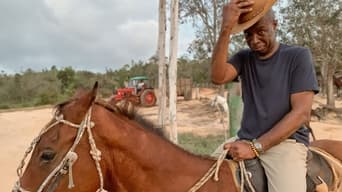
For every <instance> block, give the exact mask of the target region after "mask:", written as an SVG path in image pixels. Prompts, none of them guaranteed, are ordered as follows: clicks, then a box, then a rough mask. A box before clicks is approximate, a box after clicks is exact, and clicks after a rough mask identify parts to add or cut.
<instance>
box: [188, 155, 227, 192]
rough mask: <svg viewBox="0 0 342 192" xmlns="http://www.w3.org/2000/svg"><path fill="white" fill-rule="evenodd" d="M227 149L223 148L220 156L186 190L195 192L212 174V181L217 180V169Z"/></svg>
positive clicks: (218, 169)
mask: <svg viewBox="0 0 342 192" xmlns="http://www.w3.org/2000/svg"><path fill="white" fill-rule="evenodd" d="M227 153H228V150H224V151H223V152H222V153H221V154H220V156H219V157H218V159H217V161H216V162H215V163H214V164H213V165H212V166H211V167H210V169H209V170H208V171H207V172H206V173H205V175H204V176H203V177H202V178H201V179H200V180H199V181H198V182H197V183H196V184H195V185H194V186H193V187H191V188H190V189H189V191H188V192H196V191H197V190H198V189H200V188H201V187H202V186H203V185H204V184H205V183H206V182H207V181H208V180H209V179H210V178H211V177H212V176H214V181H219V177H218V174H219V171H220V167H221V165H222V163H223V161H224V159H225V158H226V156H227Z"/></svg>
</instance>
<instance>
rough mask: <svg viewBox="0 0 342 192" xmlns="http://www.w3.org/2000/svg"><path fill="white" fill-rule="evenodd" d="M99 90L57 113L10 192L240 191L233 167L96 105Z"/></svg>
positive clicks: (123, 114) (70, 102)
mask: <svg viewBox="0 0 342 192" xmlns="http://www.w3.org/2000/svg"><path fill="white" fill-rule="evenodd" d="M97 89H98V84H97V83H95V85H94V87H93V89H91V90H89V91H78V92H77V93H76V94H75V95H74V96H73V97H72V98H71V99H70V100H68V101H66V102H64V103H61V104H59V105H57V106H56V112H55V115H54V118H53V119H52V120H51V121H50V122H49V123H48V124H47V126H46V127H44V128H43V129H42V131H41V133H40V134H39V135H38V136H37V137H36V138H35V139H34V140H33V142H32V143H31V145H30V147H29V148H28V150H27V151H26V153H25V155H24V158H23V160H22V163H21V164H20V165H19V167H18V170H17V173H18V176H19V179H18V182H17V183H16V184H15V187H14V188H13V190H12V191H13V192H29V191H37V192H41V191H48V192H50V191H56V192H62V191H75V192H76V191H78V192H80V191H82V192H94V191H97V192H106V191H110V192H160V191H163V192H175V191H189V192H195V191H199V192H227V191H229V192H237V191H238V187H237V186H236V180H234V178H235V176H234V174H235V173H233V171H232V169H231V166H230V165H231V161H226V160H224V161H221V162H218V161H217V159H214V158H212V157H204V156H199V155H194V154H191V153H190V152H187V151H185V150H183V149H182V148H180V147H178V146H177V145H175V144H173V143H171V142H170V141H168V140H167V139H165V138H164V137H161V136H159V135H157V134H155V133H154V132H152V131H150V130H148V129H146V128H144V127H143V126H142V125H141V124H139V123H138V122H137V121H136V120H135V119H134V118H132V116H130V115H129V114H127V112H130V111H131V110H126V111H125V110H122V109H120V108H119V107H115V106H111V105H108V106H107V104H106V103H103V102H99V101H97V100H96V92H97ZM121 106H126V105H121ZM333 144H334V143H333ZM328 147H331V146H330V145H329V146H328ZM335 147H339V149H338V150H336V152H338V153H340V152H341V150H342V148H341V146H340V145H339V146H335ZM31 152H32V154H31V158H30V160H29V162H28V163H27V165H26V168H25V170H24V171H23V169H24V166H25V160H26V158H27V156H28V155H29V154H30V153H31ZM340 160H341V159H340ZM213 173H215V174H213ZM212 177H213V178H214V179H211V178H212Z"/></svg>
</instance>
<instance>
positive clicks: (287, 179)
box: [211, 0, 318, 192]
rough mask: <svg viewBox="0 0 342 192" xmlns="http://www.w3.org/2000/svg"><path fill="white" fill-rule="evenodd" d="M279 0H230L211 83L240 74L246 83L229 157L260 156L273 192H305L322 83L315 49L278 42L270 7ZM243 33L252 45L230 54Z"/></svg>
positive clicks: (216, 46)
mask: <svg viewBox="0 0 342 192" xmlns="http://www.w3.org/2000/svg"><path fill="white" fill-rule="evenodd" d="M274 1H275V0H269V1H267V0H258V1H251V0H231V1H230V3H228V4H227V5H225V7H224V9H223V18H222V26H221V33H220V36H219V39H218V41H217V43H216V45H215V49H214V52H213V56H212V63H211V65H212V81H213V83H215V84H224V83H227V82H230V81H232V80H234V79H237V77H238V76H239V77H240V80H241V84H242V98H243V102H244V110H243V117H242V122H241V128H240V130H239V132H238V135H237V136H238V138H239V139H238V140H236V141H234V142H231V143H227V144H225V146H224V147H225V148H226V149H228V150H229V155H230V156H231V157H232V158H233V159H234V160H236V161H240V160H247V159H253V158H256V157H259V159H260V162H261V163H262V165H263V167H264V169H265V173H266V176H267V179H268V191H269V192H292V191H295V192H305V191H306V179H305V176H306V155H307V147H306V146H305V145H307V144H308V142H309V134H308V131H307V130H306V128H305V127H304V124H305V123H306V122H307V121H309V119H310V111H311V106H312V102H313V97H314V94H315V93H317V91H318V86H317V82H316V77H315V72H314V68H313V62H312V57H311V53H310V51H309V50H308V49H306V48H303V47H298V46H288V45H284V44H281V43H279V42H277V40H276V28H277V21H276V19H275V17H274V13H273V11H272V10H270V9H271V7H272V5H273V3H274ZM269 10H270V11H269ZM239 31H244V34H245V40H246V42H247V44H248V46H249V48H250V49H246V50H242V51H240V52H238V53H237V54H235V55H234V56H232V57H228V56H230V55H229V54H228V47H229V43H230V35H231V34H233V33H237V32H239ZM227 58H229V60H228V62H227Z"/></svg>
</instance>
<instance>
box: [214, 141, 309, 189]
mask: <svg viewBox="0 0 342 192" xmlns="http://www.w3.org/2000/svg"><path fill="white" fill-rule="evenodd" d="M236 139H237V138H236V137H234V138H230V139H228V140H227V142H233V141H235V140H236ZM227 142H225V143H227ZM223 145H224V144H222V145H220V146H219V147H218V148H217V149H216V150H215V152H214V153H213V154H212V156H214V157H218V155H220V154H221V153H222V151H223ZM307 150H308V149H307V147H306V146H305V145H304V144H301V143H297V142H296V141H295V140H293V139H287V140H285V141H283V142H282V143H280V144H278V145H276V146H274V147H272V148H271V149H269V150H267V151H266V152H265V153H263V154H262V155H260V157H259V158H260V161H261V164H262V166H263V167H264V169H265V173H266V176H267V180H268V181H267V182H268V191H269V192H306V156H307Z"/></svg>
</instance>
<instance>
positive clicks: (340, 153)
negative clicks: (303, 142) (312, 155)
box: [310, 139, 342, 162]
mask: <svg viewBox="0 0 342 192" xmlns="http://www.w3.org/2000/svg"><path fill="white" fill-rule="evenodd" d="M310 146H313V147H318V148H320V149H323V150H324V151H326V152H328V153H329V154H330V155H332V156H334V157H335V158H336V159H338V160H340V161H341V162H342V141H338V140H328V139H323V140H316V141H313V142H311V143H310Z"/></svg>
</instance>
